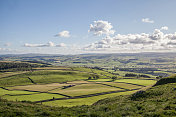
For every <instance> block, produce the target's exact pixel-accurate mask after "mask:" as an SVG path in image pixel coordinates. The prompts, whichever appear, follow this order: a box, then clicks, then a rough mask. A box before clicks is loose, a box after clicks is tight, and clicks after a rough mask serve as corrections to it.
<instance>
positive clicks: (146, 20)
mask: <svg viewBox="0 0 176 117" xmlns="http://www.w3.org/2000/svg"><path fill="white" fill-rule="evenodd" d="M142 22H144V23H154V21H153V20H150V19H149V18H143V19H142Z"/></svg>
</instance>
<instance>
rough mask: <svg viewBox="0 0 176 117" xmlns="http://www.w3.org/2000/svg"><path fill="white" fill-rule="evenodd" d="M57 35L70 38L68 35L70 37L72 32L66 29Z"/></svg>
mask: <svg viewBox="0 0 176 117" xmlns="http://www.w3.org/2000/svg"><path fill="white" fill-rule="evenodd" d="M55 36H59V37H64V38H68V37H70V32H69V31H67V30H64V31H62V32H59V34H57V35H55Z"/></svg>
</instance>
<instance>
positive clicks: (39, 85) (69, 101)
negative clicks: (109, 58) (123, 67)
mask: <svg viewBox="0 0 176 117" xmlns="http://www.w3.org/2000/svg"><path fill="white" fill-rule="evenodd" d="M7 74H11V75H6V77H4V78H1V79H0V87H4V88H6V89H8V90H5V89H3V88H0V96H1V97H2V98H4V99H7V100H13V101H31V102H36V101H37V103H42V104H45V105H50V106H77V105H91V104H93V103H95V102H96V101H98V100H100V99H104V98H107V97H113V96H118V95H128V94H131V93H134V92H136V91H138V90H140V89H141V88H143V87H145V86H149V85H153V84H155V82H156V81H154V80H141V79H122V78H120V79H117V80H115V81H113V80H112V79H111V77H112V76H114V74H111V73H109V72H107V71H103V70H97V69H91V68H83V67H74V68H73V67H72V68H68V67H67V68H64V67H60V68H59V67H51V68H50V67H46V68H36V70H34V71H30V72H26V73H25V72H14V73H7ZM95 76H98V79H92V80H90V79H89V80H88V78H89V77H92V78H93V77H95Z"/></svg>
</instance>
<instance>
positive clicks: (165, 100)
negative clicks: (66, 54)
mask: <svg viewBox="0 0 176 117" xmlns="http://www.w3.org/2000/svg"><path fill="white" fill-rule="evenodd" d="M170 79H171V80H170ZM173 79H176V76H172V77H169V78H165V80H164V81H163V79H161V80H159V81H158V82H157V83H156V85H155V86H153V87H152V88H150V89H148V90H146V91H139V92H137V93H135V94H133V95H130V96H118V97H113V98H107V99H103V100H100V101H98V102H97V103H95V104H93V105H92V106H77V107H72V108H66V107H48V106H44V105H36V104H31V103H22V102H10V101H6V100H3V99H1V100H0V116H4V117H9V116H29V117H31V116H42V117H43V116H64V117H67V116H72V117H83V116H84V117H85V116H87V117H118V116H119V117H121V116H124V117H126V116H134V117H135V116H138V117H140V116H142V117H143V116H144V117H160V116H161V117H163V116H168V117H172V116H176V83H175V80H173ZM161 81H162V83H159V82H161ZM171 81H173V82H171ZM158 83H159V84H158Z"/></svg>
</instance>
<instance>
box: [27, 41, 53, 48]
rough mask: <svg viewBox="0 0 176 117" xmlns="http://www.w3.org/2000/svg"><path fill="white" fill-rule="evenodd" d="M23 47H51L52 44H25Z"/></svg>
mask: <svg viewBox="0 0 176 117" xmlns="http://www.w3.org/2000/svg"><path fill="white" fill-rule="evenodd" d="M24 46H25V47H53V46H54V43H53V42H51V41H50V42H48V43H46V44H28V43H25V44H24Z"/></svg>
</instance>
